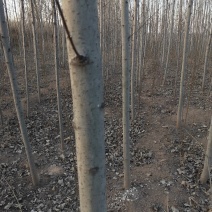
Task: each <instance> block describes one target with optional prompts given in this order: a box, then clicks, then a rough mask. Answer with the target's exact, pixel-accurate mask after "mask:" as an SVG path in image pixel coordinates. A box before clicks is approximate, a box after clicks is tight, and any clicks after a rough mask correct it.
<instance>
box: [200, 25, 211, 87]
mask: <svg viewBox="0 0 212 212" xmlns="http://www.w3.org/2000/svg"><path fill="white" fill-rule="evenodd" d="M211 38H212V28H211V31H210V34H209V40H208V45H207V47H206V53H205V63H204V71H203V78H202V91H204V86H205V78H206V71H207V65H208V56H209V51H210V45H211Z"/></svg>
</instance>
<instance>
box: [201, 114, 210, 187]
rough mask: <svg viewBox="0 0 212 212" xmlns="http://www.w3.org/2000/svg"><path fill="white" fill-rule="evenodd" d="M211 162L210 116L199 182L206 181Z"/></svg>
mask: <svg viewBox="0 0 212 212" xmlns="http://www.w3.org/2000/svg"><path fill="white" fill-rule="evenodd" d="M211 164H212V117H211V124H210V129H209V135H208V144H207V149H206V153H205V162H204V167H203V171H202V174H201V176H200V182H201V183H203V184H204V183H206V181H207V180H208V178H209V173H210V167H211Z"/></svg>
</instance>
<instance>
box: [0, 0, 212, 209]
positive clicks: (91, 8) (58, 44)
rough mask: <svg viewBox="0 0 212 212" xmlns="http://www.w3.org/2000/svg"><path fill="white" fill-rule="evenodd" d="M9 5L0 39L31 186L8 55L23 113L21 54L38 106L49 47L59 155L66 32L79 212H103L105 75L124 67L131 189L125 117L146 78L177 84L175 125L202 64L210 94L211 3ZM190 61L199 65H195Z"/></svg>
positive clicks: (3, 9) (2, 9)
mask: <svg viewBox="0 0 212 212" xmlns="http://www.w3.org/2000/svg"><path fill="white" fill-rule="evenodd" d="M13 3H14V7H12V8H13V9H12V10H11V7H10V10H8V7H7V4H6V1H5V4H3V0H1V1H0V14H1V19H0V21H1V41H2V47H3V50H4V55H5V60H6V64H7V69H8V72H9V76H10V83H11V86H12V91H13V98H14V102H15V106H16V112H17V116H18V119H19V123H20V129H21V133H22V138H23V141H24V145H25V149H26V152H27V157H28V161H29V164H30V171H31V175H32V180H33V184H34V185H37V184H38V181H39V177H38V175H37V172H36V170H35V166H34V161H33V159H32V153H31V147H30V142H29V141H28V136H27V131H26V126H25V122H24V115H23V109H22V106H21V104H20V97H19V96H18V86H17V80H16V76H15V66H14V61H13V56H12V52H15V53H16V54H17V55H19V56H21V57H23V59H24V60H23V63H24V65H25V82H26V98H27V115H28V114H29V113H30V111H29V102H30V98H29V92H28V66H27V57H26V51H27V49H31V48H33V51H34V63H35V70H36V78H37V95H38V101H39V102H41V91H40V72H41V68H40V67H41V63H44V62H45V57H46V55H48V54H50V51H51V50H52V48H53V46H54V55H55V76H56V88H57V102H58V117H59V128H60V138H61V150H62V152H63V149H64V145H63V128H62V122H63V120H62V114H61V103H60V83H59V77H58V68H59V66H60V65H61V64H62V65H64V64H65V58H66V55H65V53H66V51H65V34H66V43H67V53H68V60H69V62H68V63H69V69H70V70H71V71H70V78H71V85H72V98H73V111H74V120H73V127H74V130H75V139H76V151H77V165H78V180H79V191H80V207H81V211H106V203H105V156H104V120H103V111H104V110H103V109H104V100H103V76H105V79H106V80H107V79H109V77H110V76H111V75H115V74H116V73H117V72H119V71H121V70H120V68H119V67H120V66H121V64H122V89H123V92H122V96H123V102H122V105H123V157H124V187H125V188H126V189H129V188H130V158H129V155H130V154H129V140H130V138H129V128H130V118H131V121H132V120H133V119H134V118H135V117H136V115H137V114H136V107H138V106H139V105H136V102H139V99H136V97H138V98H140V94H141V90H142V81H143V80H144V78H145V77H148V75H152V76H151V77H153V83H154V81H155V79H156V78H157V77H156V75H155V74H157V75H158V76H160V77H159V80H158V83H159V84H160V85H164V86H165V85H166V82H167V79H168V78H169V77H171V78H173V81H174V83H173V87H174V88H175V95H177V91H178V89H179V88H180V93H179V106H178V115H177V127H178V128H179V127H180V126H181V122H182V120H183V115H182V114H183V104H184V100H185V90H186V83H185V81H186V79H188V76H189V74H196V72H197V70H198V69H199V68H200V67H201V66H203V67H204V69H203V71H202V76H203V77H202V86H201V88H202V90H204V88H205V87H207V88H209V89H211V88H210V87H211V85H212V81H211V82H209V81H208V80H207V79H208V78H211V76H210V77H208V76H209V73H208V71H207V68H208V63H209V62H210V60H208V58H211V54H210V44H211V36H212V33H211V32H212V31H211V30H212V26H211V13H210V12H211V6H212V5H211V3H210V2H202V1H195V2H194V1H193V0H189V1H188V3H186V2H184V1H182V0H179V1H177V0H176V1H175V0H173V1H171V2H169V1H166V0H163V1H160V2H159V1H145V0H143V1H139V0H133V1H127V0H123V1H118V0H114V1H109V0H105V1H104V2H103V1H99V4H98V5H97V2H96V1H91V0H89V1H87V2H86V3H85V2H84V1H82V0H73V1H65V0H64V1H62V7H60V3H59V1H57V0H55V1H54V0H52V1H51V2H50V1H41V0H40V1H35V0H30V1H24V0H21V1H20V2H15V1H13ZM16 7H18V8H19V9H17V8H16ZM70 11H71V12H70ZM120 17H121V18H120ZM6 20H7V21H6ZM19 26H21V27H19ZM63 26H64V27H63ZM51 40H53V41H54V42H53V43H54V45H53V46H52V45H50V44H51ZM30 41H33V42H30ZM49 41H50V42H49ZM31 43H33V45H32V44H31ZM21 44H22V45H21ZM100 47H101V49H100ZM11 48H12V50H13V51H12V52H11V51H10V49H11ZM120 49H122V51H120ZM41 55H42V56H43V58H44V59H43V61H42V60H41ZM100 55H102V58H101V56H100ZM60 61H62V62H60ZM149 61H150V62H151V63H153V64H154V66H153V67H155V70H152V71H153V73H147V72H146V68H145V67H146V65H147V63H148V62H149ZM194 63H195V64H196V65H193V64H194ZM173 64H174V66H176V67H175V68H174V70H172V68H171V67H172V66H173ZM188 65H189V66H188ZM191 65H193V66H192V67H193V68H194V69H195V70H192V72H191V70H190V71H189V72H188V70H189V69H188V68H187V67H191ZM200 65H201V66H200ZM102 67H103V68H102ZM180 69H181V79H179V73H180ZM102 73H103V75H102ZM179 82H180V86H178V83H179ZM209 84H210V87H209ZM208 91H210V90H208ZM173 95H174V94H173ZM137 104H138V103H137ZM130 115H131V116H130Z"/></svg>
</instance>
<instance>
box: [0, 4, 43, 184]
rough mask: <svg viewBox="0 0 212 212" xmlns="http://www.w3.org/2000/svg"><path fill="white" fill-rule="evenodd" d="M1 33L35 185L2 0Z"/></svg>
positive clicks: (0, 13)
mask: <svg viewBox="0 0 212 212" xmlns="http://www.w3.org/2000/svg"><path fill="white" fill-rule="evenodd" d="M0 35H1V39H2V44H3V50H4V55H5V60H6V64H7V69H8V73H9V78H10V84H11V87H12V93H13V99H14V104H15V109H16V113H17V117H18V121H19V126H20V130H21V135H22V139H23V142H24V146H25V149H26V155H27V159H28V163H29V168H30V173H31V176H32V182H33V184H34V185H37V184H38V181H39V177H38V173H37V172H36V169H35V163H34V160H33V156H32V150H31V145H30V142H29V139H28V135H27V129H26V124H25V121H24V116H23V109H22V105H21V102H20V98H19V95H18V84H17V80H16V70H15V67H14V62H13V56H12V52H11V48H10V42H9V33H8V29H7V25H6V20H5V12H4V7H3V2H2V0H0Z"/></svg>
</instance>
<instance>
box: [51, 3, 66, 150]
mask: <svg viewBox="0 0 212 212" xmlns="http://www.w3.org/2000/svg"><path fill="white" fill-rule="evenodd" d="M52 6H53V17H54V44H55V45H54V47H55V49H54V50H55V77H56V90H57V108H58V118H59V128H60V142H61V151H62V154H64V140H63V119H62V109H61V97H60V80H59V71H58V66H59V58H58V26H57V14H56V8H55V0H52Z"/></svg>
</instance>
